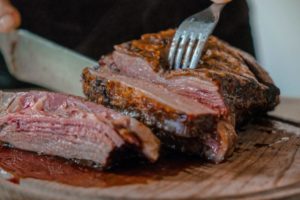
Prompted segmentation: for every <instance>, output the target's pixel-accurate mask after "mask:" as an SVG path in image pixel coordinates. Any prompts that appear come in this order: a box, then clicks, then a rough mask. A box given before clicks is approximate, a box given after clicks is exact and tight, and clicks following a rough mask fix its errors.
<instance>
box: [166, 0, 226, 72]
mask: <svg viewBox="0 0 300 200" xmlns="http://www.w3.org/2000/svg"><path fill="white" fill-rule="evenodd" d="M214 2H218V3H213V4H212V5H211V6H210V7H208V8H207V9H205V10H204V11H202V12H199V13H196V14H194V15H192V16H190V17H188V18H187V19H185V20H184V21H183V22H182V23H181V24H180V26H179V28H178V29H177V31H176V33H175V36H174V38H173V41H172V44H171V48H170V51H169V57H168V60H169V64H170V69H187V68H190V69H195V68H196V67H197V64H198V62H199V59H200V56H201V53H202V50H203V47H204V44H205V42H206V40H207V38H208V36H209V35H210V34H211V33H212V31H213V30H214V28H215V26H216V24H217V23H218V21H219V17H220V13H221V11H222V9H223V7H224V6H225V5H226V3H228V2H229V0H214ZM182 58H183V60H182Z"/></svg>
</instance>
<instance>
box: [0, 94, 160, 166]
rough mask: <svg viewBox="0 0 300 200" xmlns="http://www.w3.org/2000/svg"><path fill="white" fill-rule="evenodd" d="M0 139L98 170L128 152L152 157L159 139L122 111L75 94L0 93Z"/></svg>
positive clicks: (154, 155)
mask: <svg viewBox="0 0 300 200" xmlns="http://www.w3.org/2000/svg"><path fill="white" fill-rule="evenodd" d="M0 105H1V107H0V141H1V142H5V143H8V144H10V145H12V146H13V147H15V148H19V149H23V150H28V151H34V152H37V153H41V154H47V155H55V156H60V157H64V158H67V159H74V160H77V161H79V162H80V163H83V164H86V165H92V166H94V167H99V168H102V169H105V168H109V167H110V166H112V165H114V164H118V163H119V162H121V161H122V160H124V159H126V158H130V157H137V156H142V157H145V158H147V159H148V160H149V161H151V162H154V161H156V160H157V159H158V155H159V146H160V142H159V140H158V139H157V138H156V137H155V136H154V135H153V134H152V132H151V131H150V130H149V129H148V128H147V127H145V126H144V125H142V124H141V123H140V122H138V121H137V120H135V119H132V118H130V117H128V116H124V115H121V114H120V113H117V112H115V111H113V110H111V109H108V108H105V107H104V106H102V105H97V104H95V103H92V102H88V101H85V100H83V99H81V98H79V97H73V96H67V95H64V94H58V93H50V92H38V91H31V92H19V93H11V92H0Z"/></svg>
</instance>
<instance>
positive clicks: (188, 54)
mask: <svg viewBox="0 0 300 200" xmlns="http://www.w3.org/2000/svg"><path fill="white" fill-rule="evenodd" d="M195 41H196V37H195V34H194V33H192V34H191V36H190V42H189V44H188V47H187V50H186V53H185V56H184V59H183V65H182V69H186V68H187V67H188V65H189V64H190V61H191V59H190V57H191V53H192V50H193V47H194V46H195Z"/></svg>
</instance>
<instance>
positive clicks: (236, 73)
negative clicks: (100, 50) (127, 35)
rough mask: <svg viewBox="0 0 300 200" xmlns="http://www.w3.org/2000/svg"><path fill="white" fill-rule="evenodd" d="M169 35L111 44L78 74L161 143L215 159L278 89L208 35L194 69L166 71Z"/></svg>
mask: <svg viewBox="0 0 300 200" xmlns="http://www.w3.org/2000/svg"><path fill="white" fill-rule="evenodd" d="M173 35H174V30H168V31H163V32H160V33H156V34H146V35H143V36H142V37H141V39H139V40H133V41H130V42H126V43H123V44H120V45H116V46H115V51H114V52H112V53H111V54H110V55H107V56H103V57H102V58H101V59H100V61H99V66H95V67H93V68H86V69H84V71H83V76H82V79H83V90H84V93H85V94H86V96H87V97H88V98H89V99H90V100H92V101H95V102H97V103H101V104H104V105H107V106H110V107H111V108H113V109H116V110H119V111H122V112H123V113H125V114H126V115H129V116H132V117H135V118H137V119H139V120H140V121H142V122H143V123H145V124H146V125H148V126H149V127H150V128H151V129H152V130H153V132H154V133H155V134H156V135H157V136H158V137H159V138H160V139H161V140H162V143H163V145H164V146H167V147H169V148H172V149H175V150H176V151H181V152H186V153H191V154H197V155H201V156H202V157H204V158H206V159H208V160H211V161H214V162H220V161H222V160H223V159H225V158H226V157H227V156H229V155H230V154H231V152H232V150H233V148H234V144H235V141H236V133H235V127H236V126H240V125H242V124H243V123H245V122H247V120H248V119H250V118H251V117H252V116H254V115H257V114H263V113H265V112H267V111H269V110H272V109H273V108H274V107H275V106H276V105H277V104H278V102H279V89H278V88H277V87H276V86H275V85H274V83H273V81H272V79H271V78H270V77H269V75H268V74H267V72H265V71H264V70H263V69H262V68H261V67H260V66H259V65H258V64H257V63H256V62H255V60H254V59H253V58H252V57H251V56H249V55H247V54H246V53H244V52H242V51H240V50H237V49H235V48H233V47H230V46H229V45H228V44H226V43H224V42H222V41H220V40H219V39H217V38H215V37H213V36H212V37H210V38H209V40H208V42H207V44H206V47H205V49H204V53H203V56H202V58H201V61H199V64H198V68H197V69H196V70H190V69H184V70H176V71H168V70H167V69H168V62H167V55H168V50H169V47H170V44H171V41H172V37H173Z"/></svg>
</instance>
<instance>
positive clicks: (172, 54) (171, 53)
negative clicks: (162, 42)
mask: <svg viewBox="0 0 300 200" xmlns="http://www.w3.org/2000/svg"><path fill="white" fill-rule="evenodd" d="M179 38H180V34H177V33H176V34H175V36H174V38H173V40H172V44H171V47H170V51H169V57H168V60H169V63H170V69H172V68H173V64H174V59H175V53H176V49H177V46H178V43H179Z"/></svg>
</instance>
